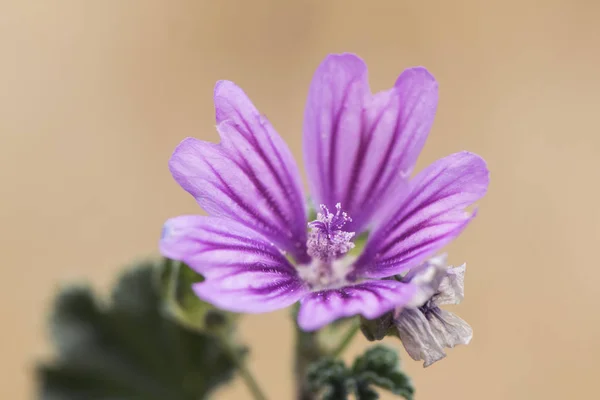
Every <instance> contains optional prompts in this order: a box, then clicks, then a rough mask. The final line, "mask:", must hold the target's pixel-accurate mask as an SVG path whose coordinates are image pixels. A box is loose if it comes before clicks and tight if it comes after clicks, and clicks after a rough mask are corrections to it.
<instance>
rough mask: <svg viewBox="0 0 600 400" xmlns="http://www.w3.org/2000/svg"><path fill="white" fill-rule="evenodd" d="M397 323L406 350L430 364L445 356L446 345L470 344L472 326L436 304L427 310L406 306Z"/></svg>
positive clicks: (412, 356)
mask: <svg viewBox="0 0 600 400" xmlns="http://www.w3.org/2000/svg"><path fill="white" fill-rule="evenodd" d="M394 325H395V326H396V330H397V333H398V337H399V338H400V340H401V341H402V344H403V345H404V348H405V349H406V352H407V353H408V355H410V357H411V358H412V359H413V360H423V366H424V367H428V366H430V365H431V364H433V363H434V362H436V361H439V360H441V359H442V358H444V357H446V352H445V351H444V348H453V347H454V346H457V345H459V344H469V342H470V341H471V339H472V338H473V329H472V328H471V327H470V326H469V324H467V323H466V322H465V321H464V320H462V319H461V318H459V317H458V316H456V315H455V314H452V313H451V312H448V311H445V310H442V309H440V308H437V307H436V308H434V309H432V310H429V311H427V312H426V313H425V314H424V313H423V312H422V311H421V310H419V309H404V310H402V312H401V313H400V314H399V315H398V316H397V317H396V318H395V320H394Z"/></svg>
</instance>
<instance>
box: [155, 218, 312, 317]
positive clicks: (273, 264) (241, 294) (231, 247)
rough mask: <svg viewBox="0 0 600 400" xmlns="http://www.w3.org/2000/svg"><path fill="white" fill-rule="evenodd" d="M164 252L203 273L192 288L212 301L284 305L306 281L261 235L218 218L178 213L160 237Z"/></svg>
mask: <svg viewBox="0 0 600 400" xmlns="http://www.w3.org/2000/svg"><path fill="white" fill-rule="evenodd" d="M160 250H161V253H162V254H163V255H164V256H165V257H169V258H172V259H175V260H179V261H183V262H185V263H186V264H188V265H189V266H190V267H192V268H193V269H194V270H196V271H197V272H199V273H200V274H202V275H204V277H205V281H204V282H202V283H198V284H196V285H194V290H195V292H196V294H197V295H198V296H199V297H200V298H202V299H203V300H206V301H208V302H210V303H212V304H214V305H216V306H217V307H220V308H223V309H226V310H228V311H234V312H250V313H259V312H267V311H272V310H276V309H279V308H284V307H287V306H289V305H291V304H293V303H295V302H296V301H298V300H299V299H300V298H301V297H302V296H303V295H304V294H305V293H306V292H307V290H308V289H307V287H306V285H305V284H304V282H303V281H302V280H301V279H300V277H299V276H298V274H297V273H296V270H295V268H294V267H293V266H292V265H291V264H290V262H289V261H288V260H287V259H286V258H285V256H284V255H283V254H282V253H281V252H280V251H279V250H278V249H277V248H276V247H275V246H274V245H273V244H272V243H270V241H269V240H267V239H266V238H265V237H263V236H261V235H260V234H258V233H256V232H255V231H253V230H252V229H250V228H248V227H246V226H244V225H243V224H241V223H239V222H236V221H233V220H229V219H223V218H215V217H203V216H181V217H176V218H172V219H170V220H168V221H167V222H166V224H165V228H164V230H163V238H162V239H161V241H160Z"/></svg>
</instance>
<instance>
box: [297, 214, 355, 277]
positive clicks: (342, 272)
mask: <svg viewBox="0 0 600 400" xmlns="http://www.w3.org/2000/svg"><path fill="white" fill-rule="evenodd" d="M320 208H321V212H319V213H318V214H317V219H316V220H314V221H312V222H310V223H309V224H308V227H309V228H310V232H309V234H308V241H307V243H306V245H307V249H308V255H309V256H311V257H312V258H313V262H312V263H311V264H310V265H307V266H302V267H300V270H299V272H300V274H301V276H302V277H303V278H304V279H305V280H306V281H307V282H309V283H310V284H311V285H312V286H313V287H319V288H323V287H331V286H336V285H338V284H341V283H343V282H344V281H345V278H346V275H347V273H348V268H349V267H350V265H351V262H350V260H347V259H343V260H341V259H340V258H341V257H342V256H343V255H344V254H346V253H347V252H348V251H349V250H351V249H352V248H354V243H352V238H353V237H354V232H347V231H344V230H343V229H342V228H343V227H344V225H346V223H347V222H350V221H352V219H351V218H350V217H349V216H348V214H347V213H345V212H343V211H342V206H341V204H340V203H337V204H336V205H335V208H336V213H335V214H334V213H332V212H330V211H329V209H327V207H326V206H325V205H323V204H321V206H320Z"/></svg>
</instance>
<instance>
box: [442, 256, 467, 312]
mask: <svg viewBox="0 0 600 400" xmlns="http://www.w3.org/2000/svg"><path fill="white" fill-rule="evenodd" d="M466 269H467V265H466V264H463V265H461V266H459V267H449V268H447V269H446V276H445V277H444V279H443V280H442V282H441V283H440V286H439V288H438V293H437V294H436V295H435V299H434V301H435V303H436V304H459V303H460V302H461V301H462V300H463V299H464V298H465V272H466Z"/></svg>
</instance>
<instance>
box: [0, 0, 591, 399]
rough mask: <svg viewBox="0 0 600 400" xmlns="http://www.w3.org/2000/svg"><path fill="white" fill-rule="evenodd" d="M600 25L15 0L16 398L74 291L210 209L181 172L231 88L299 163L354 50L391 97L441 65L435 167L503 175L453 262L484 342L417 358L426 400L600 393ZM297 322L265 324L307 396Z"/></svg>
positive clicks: (275, 355)
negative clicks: (225, 87) (314, 118)
mask: <svg viewBox="0 0 600 400" xmlns="http://www.w3.org/2000/svg"><path fill="white" fill-rule="evenodd" d="M368 4H372V5H368ZM599 15H600V3H599V2H598V1H595V0H587V1H586V0H563V1H559V0H540V1H535V0H502V1H475V0H472V1H468V0H462V1H460V0H454V1H445V0H439V1H409V0H389V1H373V2H367V1H365V0H363V1H317V0H315V1H310V2H299V1H295V2H289V1H282V0H272V1H258V0H253V1H236V2H234V1H225V0H223V1H216V0H215V1H200V0H179V1H175V0H170V1H167V0H164V1H158V0H111V1H92V0H54V1H51V0H47V1H42V0H12V1H6V0H2V1H0V51H1V52H2V58H1V62H0V162H1V168H0V180H1V185H0V191H1V196H0V199H1V200H0V201H1V204H0V205H1V207H0V221H1V223H2V225H1V226H2V229H1V230H0V235H1V243H2V244H1V246H2V247H1V253H0V254H1V255H2V263H1V265H2V267H1V268H2V290H1V294H0V296H1V298H0V300H1V301H0V310H1V313H2V314H1V318H2V328H1V329H0V346H1V348H0V354H1V357H0V359H1V361H0V366H1V369H0V376H1V380H2V385H0V398H2V399H27V398H33V393H34V385H33V382H32V380H31V375H30V370H31V367H32V365H33V363H34V361H35V360H36V359H37V358H39V357H41V356H45V355H47V354H48V353H49V352H48V350H49V346H48V344H47V342H46V338H45V333H44V331H43V328H44V318H45V312H46V305H47V302H48V300H49V299H50V298H51V296H52V294H53V292H54V290H55V288H56V286H57V285H58V284H59V283H61V282H65V281H70V280H73V279H91V280H92V281H93V282H94V283H95V284H96V285H98V286H99V287H106V285H107V284H108V282H110V280H111V279H112V277H113V275H114V274H115V273H116V272H117V270H118V269H119V267H120V266H122V265H123V264H125V263H127V262H128V261H130V260H132V259H133V258H135V257H136V256H138V255H145V254H153V253H155V252H156V244H157V238H158V235H159V232H160V228H161V224H162V222H163V221H164V220H165V219H166V218H168V217H170V216H174V215H177V214H183V213H187V212H197V211H198V212H199V209H198V208H197V207H196V205H195V203H194V201H193V199H192V198H191V197H189V196H188V195H187V194H186V193H185V192H183V191H182V190H180V189H179V188H178V187H177V185H176V184H175V183H174V182H173V181H172V179H171V177H170V175H169V172H168V170H167V160H168V158H169V155H170V153H171V151H172V150H173V148H174V147H175V146H176V144H177V143H178V142H179V141H180V140H181V139H183V138H184V137H186V136H196V137H199V138H204V139H210V140H214V139H216V137H217V135H216V133H215V129H214V120H213V106H212V98H211V96H212V87H213V84H214V82H215V81H216V80H218V79H221V78H227V79H231V80H234V81H236V82H237V83H239V84H240V85H241V86H242V87H243V88H244V89H245V90H246V91H247V93H249V95H250V96H251V97H252V99H253V100H254V102H255V103H256V104H257V105H258V106H259V108H260V109H261V110H262V111H263V112H264V113H266V114H267V115H268V116H269V118H270V119H271V120H272V122H273V123H274V125H275V127H276V128H277V129H278V130H279V132H280V133H281V134H282V135H283V136H284V138H285V139H286V140H287V142H288V143H289V144H290V146H291V148H292V149H293V152H294V154H295V155H296V156H297V158H298V159H299V160H300V159H301V152H300V149H301V146H300V144H301V120H302V112H303V106H304V101H305V96H306V93H307V88H308V84H309V81H310V79H311V76H312V73H313V71H314V69H315V68H316V67H317V65H318V63H319V62H320V61H321V59H322V58H323V57H324V56H325V55H326V54H327V53H330V52H341V51H351V52H355V53H358V54H360V55H361V56H362V57H363V58H364V59H365V60H366V61H367V63H368V64H369V67H370V74H371V82H372V86H373V88H374V89H376V90H379V89H384V88H386V87H389V86H390V85H391V84H392V83H393V82H394V80H395V78H396V76H397V75H398V74H399V73H400V72H401V70H402V69H403V68H405V67H407V66H412V65H425V66H427V67H428V68H429V69H430V70H431V71H432V72H433V73H434V74H435V75H436V77H437V78H438V80H439V82H440V88H441V89H440V90H441V97H440V107H439V112H438V116H437V119H436V123H435V125H434V128H433V131H432V133H431V136H430V139H429V141H428V144H427V145H426V148H425V151H424V153H423V155H422V157H421V159H420V166H423V165H425V164H426V163H428V162H431V161H433V160H434V159H436V158H438V157H441V156H444V155H446V154H449V153H451V152H455V151H459V150H463V149H468V150H471V151H475V152H477V153H479V154H481V155H483V156H484V157H485V158H486V159H487V160H488V162H489V166H490V169H491V171H492V183H491V187H490V191H489V194H488V196H487V197H486V198H485V199H484V200H483V201H482V202H481V203H480V214H479V216H478V218H477V219H476V221H475V222H474V223H473V224H472V225H471V226H470V227H469V229H468V230H467V231H466V233H465V234H464V235H463V236H462V237H461V238H460V239H459V240H458V241H457V242H456V243H454V244H453V245H452V246H451V248H450V251H451V254H450V258H451V261H453V262H455V263H459V262H462V261H467V262H468V266H469V268H468V274H467V298H466V301H465V302H464V304H463V305H461V306H460V308H458V311H459V314H460V315H461V316H463V317H464V318H465V319H467V320H468V321H469V322H470V323H471V324H472V325H473V327H474V329H475V338H474V340H473V342H472V344H471V345H470V346H468V347H462V348H457V349H455V350H453V351H451V352H450V356H449V357H448V358H447V359H446V360H444V361H442V362H440V363H439V364H436V365H435V366H433V367H431V368H429V369H427V370H423V369H422V368H421V366H420V364H418V363H415V362H412V361H410V360H408V359H406V360H405V365H406V369H407V370H408V371H409V372H410V373H411V374H412V376H413V377H414V379H415V381H416V385H417V390H418V395H417V399H419V400H427V399H440V398H444V399H461V400H464V399H474V400H480V399H490V400H496V399H498V400H499V399H512V400H525V399H566V398H569V399H570V398H577V399H591V398H596V396H597V389H598V385H597V383H598V374H599V373H600V367H598V358H599V357H600V312H599V311H598V306H599V305H600V304H599V300H598V295H597V293H595V292H597V291H598V279H600V265H599V263H598V260H597V257H596V256H597V254H598V244H599V243H598V241H599V239H600V235H599V234H600V211H599V204H600V198H599V189H598V182H599V179H598V178H599V168H598V164H597V160H598V157H599V155H600V136H599V129H600V122H599V119H598V117H597V112H598V108H599V106H600V100H599V99H600V95H599V93H600V76H599V74H598V73H599V68H600V46H599V45H600V26H599V25H598V17H599ZM286 317H287V313H286V312H279V313H273V314H267V315H258V316H250V317H247V318H246V319H245V321H244V328H245V329H244V337H245V338H246V339H247V340H248V342H250V343H252V345H253V346H254V357H253V359H252V364H253V365H252V367H253V368H254V369H255V370H256V371H257V375H258V377H259V379H260V381H261V382H262V383H263V385H264V386H266V387H267V391H268V393H269V395H270V398H271V399H287V398H290V396H289V394H290V390H291V382H290V374H289V368H288V365H289V363H290V355H291V328H290V324H289V322H288V320H287V318H286ZM364 345H365V341H364V340H362V338H361V339H358V340H356V342H355V343H354V345H353V347H352V348H351V351H350V353H349V355H351V354H353V353H357V352H359V351H360V350H361V349H362V348H363V346H364ZM217 398H222V399H240V398H247V394H246V391H245V390H244V388H243V387H242V386H241V385H240V384H239V382H238V383H236V385H235V387H234V388H232V389H228V390H226V391H224V392H221V393H220V394H219V395H218V396H217Z"/></svg>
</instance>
